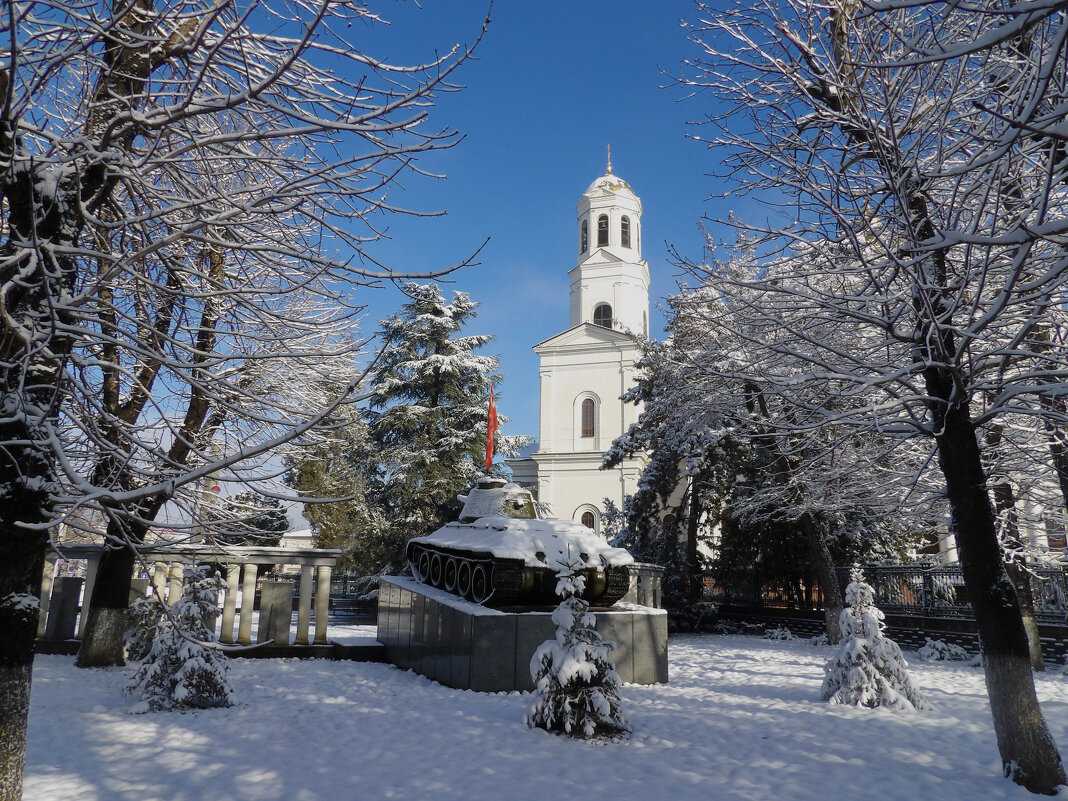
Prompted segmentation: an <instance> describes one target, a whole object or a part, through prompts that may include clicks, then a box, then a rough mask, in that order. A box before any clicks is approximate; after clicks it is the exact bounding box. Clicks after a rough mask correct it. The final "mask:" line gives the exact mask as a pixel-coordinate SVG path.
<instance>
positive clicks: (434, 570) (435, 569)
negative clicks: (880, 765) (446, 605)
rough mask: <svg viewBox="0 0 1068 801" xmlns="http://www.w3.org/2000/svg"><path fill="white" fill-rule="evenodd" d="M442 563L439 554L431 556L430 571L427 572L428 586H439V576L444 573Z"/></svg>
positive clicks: (442, 560)
mask: <svg viewBox="0 0 1068 801" xmlns="http://www.w3.org/2000/svg"><path fill="white" fill-rule="evenodd" d="M444 562H445V559H444V558H443V557H442V556H441V554H440V553H435V554H431V556H430V571H429V572H428V575H429V576H430V584H431V585H432V586H434V587H440V586H441V574H442V573H443V572H444V568H445V565H444Z"/></svg>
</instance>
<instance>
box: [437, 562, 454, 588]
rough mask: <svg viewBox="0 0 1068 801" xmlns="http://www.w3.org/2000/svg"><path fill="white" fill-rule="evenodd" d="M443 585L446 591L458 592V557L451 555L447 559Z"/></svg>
mask: <svg viewBox="0 0 1068 801" xmlns="http://www.w3.org/2000/svg"><path fill="white" fill-rule="evenodd" d="M441 586H442V587H444V588H445V591H446V592H456V559H454V558H453V557H451V556H450V557H449V558H448V559H446V560H445V571H444V573H443V575H442V580H441Z"/></svg>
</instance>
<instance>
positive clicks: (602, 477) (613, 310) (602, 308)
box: [508, 159, 649, 531]
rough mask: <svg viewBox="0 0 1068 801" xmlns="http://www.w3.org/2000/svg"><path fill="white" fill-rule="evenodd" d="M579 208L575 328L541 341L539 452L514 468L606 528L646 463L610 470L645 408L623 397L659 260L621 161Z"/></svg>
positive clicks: (561, 509)
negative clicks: (619, 169)
mask: <svg viewBox="0 0 1068 801" xmlns="http://www.w3.org/2000/svg"><path fill="white" fill-rule="evenodd" d="M577 210H578V219H577V226H576V228H577V231H576V232H577V234H578V236H577V241H576V244H577V250H578V261H577V264H576V265H575V267H574V268H572V270H571V271H570V272H569V273H568V275H569V277H570V279H571V293H570V294H571V321H570V322H571V325H570V328H568V329H567V330H566V331H564V332H563V333H561V334H557V335H556V336H554V337H551V338H549V339H547V340H545V341H544V342H540V343H538V344H537V345H535V346H534V352H535V353H537V354H538V357H539V358H540V362H541V367H540V377H541V407H540V421H539V422H540V429H541V431H540V436H539V437H538V449H537V451H536V452H535V453H533V454H531V458H530V459H524V460H514V461H510V462H508V465H509V466H510V467H511V468H512V471H513V480H514V481H516V482H517V483H519V484H522V485H524V486H529V487H531V488H532V489H535V491H536V495H537V498H538V500H539V501H540V502H541V503H543V504H546V505H547V506H548V507H549V508H550V510H551V513H552V515H553V516H554V517H560V518H565V519H571V520H575V521H577V522H581V523H583V524H585V525H586V526H588V527H590V528H592V529H594V530H595V531H600V530H601V528H602V516H603V514H604V499H605V498H608V499H610V500H611V501H613V502H614V503H615V504H616V505H617V506H620V507H622V503H623V499H624V498H625V497H626V496H627V495H631V494H633V493H634V491H635V489H636V488H637V483H638V477H639V475H640V473H641V468H642V463H641V460H639V459H628V460H626V462H624V463H623V464H622V465H620V466H619V467H617V468H613V469H612V470H601V469H600V467H601V460H602V457H603V454H604V452H605V451H606V450H607V449H608V447H609V446H610V445H611V444H612V441H613V440H614V439H615V438H616V437H618V436H620V435H621V434H623V433H624V432H625V431H626V430H627V428H628V427H629V426H630V425H631V424H632V423H634V422H636V421H637V419H638V415H639V414H640V412H641V409H640V407H638V406H635V405H634V404H632V403H626V404H625V403H624V402H623V401H622V400H620V395H622V394H623V393H624V392H625V391H626V390H628V389H630V387H632V386H633V385H634V362H635V360H636V359H637V358H638V347H637V344H636V342H635V339H634V337H635V336H637V337H647V336H648V335H649V265H648V263H647V262H646V261H645V260H644V259H642V249H641V246H642V222H641V217H642V203H641V200H639V199H638V196H637V195H636V194H634V190H633V189H631V188H630V185H629V184H627V182H626V181H624V180H622V179H621V178H619V177H618V176H616V175H613V174H612V162H611V159H609V161H608V168H607V171H606V173H605V174H604V175H602V176H601V177H600V178H598V179H597V180H595V181H594V182H593V183H592V184H590V186H589V188H588V189H587V190H586V191H585V193H583V195H582V197H581V199H580V200H579V203H578V207H577Z"/></svg>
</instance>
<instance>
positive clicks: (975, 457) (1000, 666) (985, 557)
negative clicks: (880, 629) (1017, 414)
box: [927, 367, 1066, 795]
mask: <svg viewBox="0 0 1068 801" xmlns="http://www.w3.org/2000/svg"><path fill="white" fill-rule="evenodd" d="M936 370H937V368H934V367H929V368H927V372H928V388H929V390H930V389H935V390H936V391H935V392H932V393H931V394H932V395H933V396H934V397H943V398H947V399H948V398H949V397H950V392H949V391H948V387H946V386H938V385H939V384H941V383H942V382H941V381H940V380H939V378H940V377H933V376H932V373H934V372H935V371H936ZM932 378H934V380H932ZM946 383H948V382H946ZM937 390H943V391H941V392H940V391H937ZM931 408H932V411H933V412H934V418H935V419H934V422H935V430H936V431H939V432H940V433H939V434H938V435H937V443H938V462H939V466H940V467H941V469H942V473H943V474H944V475H945V478H946V490H947V496H948V499H949V503H950V508H951V509H952V513H953V522H954V528H955V531H956V534H957V548H958V551H959V553H960V563H961V569H962V571H963V573H964V582H965V586H966V587H967V590H968V597H969V599H970V600H971V604H972V609H973V611H974V613H975V620H976V623H977V625H978V628H979V641H980V645H981V648H982V653H983V669H984V672H985V674H986V687H987V693H988V695H989V697H990V710H991V712H992V713H993V717H994V731H995V734H996V736H997V742H998V751H999V752H1000V754H1001V764H1002V768H1003V770H1004V771H1005V775H1006V776H1010V777H1011V778H1012V780H1013V781H1015V782H1016V783H1017V784H1022V785H1023V786H1024V787H1026V788H1027V789H1028V790H1030V791H1031V792H1033V793H1044V794H1047V795H1052V794H1053V793H1054V792H1056V788H1057V786H1058V785H1062V784H1065V783H1066V779H1065V773H1064V766H1063V765H1062V763H1061V757H1060V754H1059V753H1057V746H1056V744H1055V743H1054V741H1053V737H1052V735H1051V734H1050V733H1049V729H1048V727H1047V726H1046V721H1045V719H1044V718H1043V716H1042V710H1041V709H1040V708H1039V705H1038V697H1037V696H1036V695H1035V684H1034V678H1033V676H1032V673H1031V661H1030V654H1029V651H1028V647H1027V635H1026V633H1025V632H1024V627H1023V621H1022V619H1021V617H1020V606H1019V603H1018V602H1017V599H1016V592H1015V589H1014V588H1013V586H1012V582H1011V581H1010V580H1009V577H1008V575H1007V573H1006V571H1005V563H1004V561H1003V560H1002V558H1001V548H1000V546H999V544H998V539H997V531H996V528H995V525H994V510H993V508H992V507H991V505H990V499H989V496H988V495H987V491H986V480H985V477H984V475H983V469H982V461H981V458H980V453H979V444H978V441H977V439H976V433H975V427H974V425H973V424H972V421H971V419H970V417H969V415H968V413H967V411H966V409H964V408H962V407H961V406H959V405H948V403H947V404H939V403H937V402H932V403H931Z"/></svg>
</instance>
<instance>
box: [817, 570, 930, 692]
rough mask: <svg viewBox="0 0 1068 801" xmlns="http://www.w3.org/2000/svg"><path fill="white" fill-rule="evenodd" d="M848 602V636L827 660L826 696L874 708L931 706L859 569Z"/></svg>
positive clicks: (852, 575) (845, 623)
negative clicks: (911, 673)
mask: <svg viewBox="0 0 1068 801" xmlns="http://www.w3.org/2000/svg"><path fill="white" fill-rule="evenodd" d="M846 604H847V608H846V609H843V610H842V616H841V631H842V639H841V641H840V642H839V644H838V651H837V653H835V655H834V657H833V658H832V659H831V660H830V661H829V662H828V663H827V676H826V678H825V679H824V680H823V699H824V700H825V701H831V702H832V703H836V704H852V705H854V706H866V707H873V708H874V707H877V706H887V707H890V708H891V709H928V708H929V707H930V704H928V703H927V701H925V700H924V699H923V696H922V695H920V691H919V690H918V689H917V688H916V685H914V684H913V683H912V677H911V676H910V675H909V671H908V663H907V662H906V661H905V657H904V656H902V654H901V649H900V648H899V647H898V645H897V643H896V642H894V641H893V640H891V639H890V638H889V637H887V636H886V635H885V634H884V633H883V632H884V629H885V628H886V624H885V623H884V622H883V617H884V615H883V613H882V611H881V610H880V609H879V608H878V607H876V606H875V591H874V590H873V589H872V588H871V585H869V584H868V583H867V582H866V581H865V580H864V573H863V571H862V570H861V569H860V568H859V567H854V568H853V570H852V571H851V572H850V582H849V586H848V587H846Z"/></svg>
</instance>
